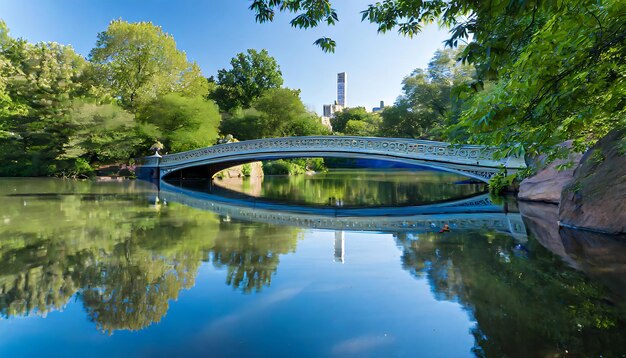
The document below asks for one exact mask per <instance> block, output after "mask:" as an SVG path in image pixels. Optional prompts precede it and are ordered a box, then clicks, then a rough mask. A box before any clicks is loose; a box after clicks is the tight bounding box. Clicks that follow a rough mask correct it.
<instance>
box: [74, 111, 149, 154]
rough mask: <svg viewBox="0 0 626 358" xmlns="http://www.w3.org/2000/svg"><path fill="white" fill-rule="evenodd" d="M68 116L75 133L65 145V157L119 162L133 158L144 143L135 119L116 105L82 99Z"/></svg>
mask: <svg viewBox="0 0 626 358" xmlns="http://www.w3.org/2000/svg"><path fill="white" fill-rule="evenodd" d="M67 117H68V125H69V126H71V127H72V129H73V130H72V132H73V133H72V135H71V136H70V137H69V140H68V142H67V143H66V144H65V146H64V148H65V150H64V151H65V153H64V155H63V156H64V157H68V158H74V157H83V158H86V159H88V160H89V161H90V162H91V163H94V162H96V163H119V162H125V161H127V160H128V159H129V158H131V156H132V155H133V154H134V153H136V152H137V151H138V150H139V148H140V145H142V144H144V141H143V140H142V138H141V137H140V135H139V131H138V126H137V123H136V122H135V118H134V116H133V115H132V114H130V113H128V112H126V111H124V110H123V109H122V108H120V107H118V106H117V105H115V104H103V105H98V104H95V103H90V102H86V101H80V100H79V101H76V102H75V103H74V106H73V107H72V110H71V111H70V112H69V113H68V115H67Z"/></svg>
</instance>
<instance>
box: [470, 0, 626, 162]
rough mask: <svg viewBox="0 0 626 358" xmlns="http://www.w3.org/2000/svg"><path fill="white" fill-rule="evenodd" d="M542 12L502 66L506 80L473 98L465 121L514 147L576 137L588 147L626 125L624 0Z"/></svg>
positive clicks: (536, 147)
mask: <svg viewBox="0 0 626 358" xmlns="http://www.w3.org/2000/svg"><path fill="white" fill-rule="evenodd" d="M543 13H544V15H545V17H546V19H547V21H546V22H545V24H544V25H543V26H541V27H540V28H539V29H537V30H536V31H535V32H534V34H533V36H532V39H531V40H530V41H529V42H528V44H527V45H526V46H524V47H523V48H522V49H521V50H520V54H519V56H517V58H515V59H513V60H512V61H511V62H510V63H509V65H508V66H507V67H503V68H502V69H500V76H499V77H500V78H499V80H498V81H497V82H496V83H495V84H494V85H493V86H491V87H489V88H488V89H486V90H485V91H483V92H480V93H478V94H477V95H476V96H474V97H473V98H472V106H471V108H470V109H469V110H468V111H466V112H465V113H464V115H463V119H462V123H461V125H462V126H463V128H465V129H467V130H468V131H470V132H471V133H472V134H473V140H474V141H476V142H479V143H488V144H493V145H501V146H504V147H506V148H509V149H513V148H511V147H512V146H513V145H515V144H516V143H521V144H522V145H523V146H524V148H525V150H526V152H527V153H529V154H531V155H535V154H537V153H544V152H550V151H553V150H555V145H556V144H558V143H560V142H563V141H565V140H567V139H573V140H574V144H573V149H574V150H575V151H584V150H585V149H586V148H587V147H588V146H590V145H592V144H593V143H594V142H595V141H596V140H598V139H599V138H601V137H602V136H604V135H605V134H606V133H607V132H608V131H609V130H610V129H612V128H617V127H623V126H625V125H626V110H625V106H624V103H623V94H624V93H625V92H626V87H625V83H626V82H625V81H624V78H625V77H624V73H626V62H625V61H624V53H626V47H625V41H626V35H625V33H626V32H625V31H624V24H623V21H621V20H620V18H623V15H624V14H623V6H622V4H621V2H619V1H608V0H607V1H602V2H591V1H589V2H580V3H577V4H569V5H566V6H562V7H560V8H549V9H547V10H544V12H543ZM620 13H621V14H622V16H620V15H619V14H620ZM555 44H558V46H555ZM511 94H514V95H511Z"/></svg>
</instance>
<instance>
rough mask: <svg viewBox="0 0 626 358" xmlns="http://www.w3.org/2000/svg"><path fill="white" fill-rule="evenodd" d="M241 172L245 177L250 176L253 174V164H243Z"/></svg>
mask: <svg viewBox="0 0 626 358" xmlns="http://www.w3.org/2000/svg"><path fill="white" fill-rule="evenodd" d="M241 174H242V175H243V176H244V177H249V176H250V174H252V165H251V164H250V163H246V164H243V165H242V166H241Z"/></svg>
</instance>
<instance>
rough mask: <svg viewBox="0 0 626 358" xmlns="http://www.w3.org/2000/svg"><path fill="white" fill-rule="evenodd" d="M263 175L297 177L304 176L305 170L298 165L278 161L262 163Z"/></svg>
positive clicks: (281, 160)
mask: <svg viewBox="0 0 626 358" xmlns="http://www.w3.org/2000/svg"><path fill="white" fill-rule="evenodd" d="M263 173H264V174H265V175H298V174H304V173H305V169H304V168H303V167H302V166H300V165H298V164H294V163H291V162H289V161H286V160H283V159H279V160H274V161H271V162H265V163H263Z"/></svg>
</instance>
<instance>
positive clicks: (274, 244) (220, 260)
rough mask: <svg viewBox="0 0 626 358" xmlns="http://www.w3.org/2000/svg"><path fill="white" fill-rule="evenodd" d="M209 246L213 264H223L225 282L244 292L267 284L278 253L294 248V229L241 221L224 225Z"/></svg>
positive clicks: (256, 289) (217, 265)
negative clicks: (225, 272) (225, 231)
mask: <svg viewBox="0 0 626 358" xmlns="http://www.w3.org/2000/svg"><path fill="white" fill-rule="evenodd" d="M227 230H228V232H229V233H230V234H229V235H220V236H219V237H217V238H216V240H215V246H214V247H213V249H212V254H213V265H214V266H215V267H218V268H222V267H224V266H226V267H227V277H226V283H227V284H228V285H230V286H233V287H234V288H235V289H239V290H241V291H242V292H244V293H250V292H253V291H260V290H261V289H262V288H263V286H269V285H270V283H271V281H272V276H273V275H274V273H275V272H276V269H277V268H278V263H279V256H280V255H283V254H286V253H289V252H295V250H296V245H297V237H298V229H296V228H289V227H279V226H274V225H269V224H258V223H257V224H254V225H251V224H249V223H245V222H239V223H230V224H229V225H227Z"/></svg>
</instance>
